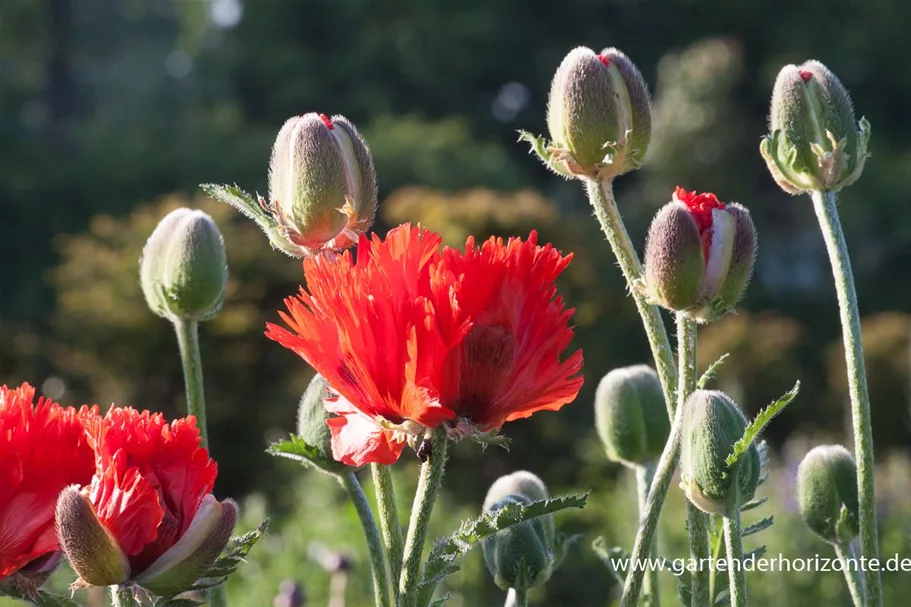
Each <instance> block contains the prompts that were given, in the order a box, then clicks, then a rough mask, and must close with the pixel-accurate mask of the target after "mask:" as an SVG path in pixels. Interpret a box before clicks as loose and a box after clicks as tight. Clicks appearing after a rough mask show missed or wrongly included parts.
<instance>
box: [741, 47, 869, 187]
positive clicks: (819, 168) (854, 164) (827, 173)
mask: <svg viewBox="0 0 911 607" xmlns="http://www.w3.org/2000/svg"><path fill="white" fill-rule="evenodd" d="M769 131H770V134H769V135H768V136H767V137H765V138H764V139H763V140H762V144H761V145H760V148H759V150H760V152H761V153H762V156H763V158H764V159H765V161H766V164H767V165H768V168H769V172H770V173H771V174H772V177H773V178H774V179H775V181H776V183H778V185H779V186H781V188H782V189H783V190H784V191H786V192H788V193H789V194H801V193H804V192H809V191H813V190H816V191H822V190H830V191H837V190H840V189H841V188H843V187H845V186H848V185H851V184H852V183H854V182H855V181H857V179H858V178H859V177H860V175H861V173H862V172H863V168H864V162H865V160H866V159H867V156H868V155H869V154H868V152H867V149H868V144H869V139H870V124H869V123H868V122H867V121H866V119H863V118H861V120H860V122H859V123H857V122H856V121H855V118H854V106H853V105H852V103H851V98H850V96H849V95H848V91H847V89H846V88H845V87H844V85H843V84H842V83H841V81H840V80H839V79H838V77H837V76H836V75H835V74H834V73H832V71H831V70H829V68H827V67H826V66H825V65H823V64H822V63H820V62H818V61H807V62H806V63H802V64H801V65H786V66H784V67H783V68H782V69H781V71H780V72H779V74H778V78H777V79H776V80H775V88H774V90H773V92H772V109H771V112H770V116H769Z"/></svg>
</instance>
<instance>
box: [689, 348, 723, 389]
mask: <svg viewBox="0 0 911 607" xmlns="http://www.w3.org/2000/svg"><path fill="white" fill-rule="evenodd" d="M728 356H730V353H728V352H726V353H724V354H722V355H721V356H720V357H719V358H718V360H716V361H715V362H713V363H712V364H711V365H709V368H708V369H706V370H705V373H703V374H702V377H700V378H699V381H698V382H696V389H697V390H704V389H705V386H706V384H708V383H709V382H710V381H712V379H714V378H715V374H716V373H718V369H719V368H720V367H721V365H722V364H724V361H726V360H727V358H728Z"/></svg>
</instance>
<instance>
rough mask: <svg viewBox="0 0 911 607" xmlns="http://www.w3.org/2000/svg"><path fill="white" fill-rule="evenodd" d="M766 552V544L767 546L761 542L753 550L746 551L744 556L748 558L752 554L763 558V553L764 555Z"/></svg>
mask: <svg viewBox="0 0 911 607" xmlns="http://www.w3.org/2000/svg"><path fill="white" fill-rule="evenodd" d="M765 553H766V546H765V544H761V545H759V546H756V547H755V548H753V549H752V550H747V551H746V552H744V553H743V558H745V559H746V558H750V557H751V556H755V558H757V559H758V558H762V555H764V554H765Z"/></svg>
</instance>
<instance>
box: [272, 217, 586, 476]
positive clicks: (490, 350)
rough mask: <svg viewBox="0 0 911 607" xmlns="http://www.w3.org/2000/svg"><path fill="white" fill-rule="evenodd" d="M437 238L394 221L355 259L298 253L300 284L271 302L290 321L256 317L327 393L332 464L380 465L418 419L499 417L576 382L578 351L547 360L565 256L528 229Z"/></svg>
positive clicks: (365, 242) (464, 421) (556, 401)
mask: <svg viewBox="0 0 911 607" xmlns="http://www.w3.org/2000/svg"><path fill="white" fill-rule="evenodd" d="M440 242H441V239H440V237H439V236H438V235H437V234H435V233H433V232H430V231H428V230H424V229H421V228H419V227H413V226H410V225H403V226H400V227H398V228H395V229H393V230H391V231H390V232H389V234H388V236H387V238H386V240H385V241H383V240H381V239H379V238H378V237H377V236H375V235H374V236H373V238H372V239H367V238H366V237H362V238H361V240H360V243H359V245H358V259H357V262H354V261H353V259H352V256H351V254H350V253H348V252H346V253H343V254H342V255H341V256H339V257H338V258H336V259H335V260H329V259H326V258H320V257H317V258H311V259H308V260H306V261H305V262H304V272H305V274H306V277H307V287H308V289H309V291H308V290H304V289H301V292H300V294H299V295H298V296H297V297H291V298H288V299H287V300H286V301H285V303H286V305H287V308H288V313H287V314H285V313H281V316H282V318H283V319H284V320H285V322H286V323H287V324H288V326H289V327H290V328H291V329H292V331H288V330H286V329H283V328H281V327H279V326H276V325H273V324H269V325H268V330H267V332H266V334H267V336H269V337H270V338H271V339H274V340H275V341H278V342H279V343H281V344H282V345H284V346H285V347H287V348H290V349H291V350H294V351H295V352H297V353H298V354H299V355H300V356H302V357H303V358H304V359H305V360H307V361H308V362H309V363H310V364H311V366H313V367H314V368H315V369H316V370H317V371H318V372H319V373H320V374H322V375H323V376H324V377H325V378H326V380H327V381H328V382H329V384H330V385H331V386H332V387H333V389H334V390H335V391H337V392H338V394H339V397H338V398H337V399H334V400H330V401H327V403H326V405H327V408H328V409H329V410H330V411H331V412H333V413H337V414H338V415H339V417H336V418H331V419H330V420H329V422H328V423H329V426H330V429H331V431H332V450H333V455H334V456H335V458H336V459H338V460H339V461H342V462H345V463H347V464H351V465H363V464H365V463H369V462H378V463H385V464H389V463H393V462H395V461H396V460H397V459H398V457H399V455H400V454H401V452H402V449H403V448H404V445H405V443H406V442H412V443H413V442H414V441H416V440H417V438H419V437H420V436H422V435H423V433H424V432H425V430H426V429H427V428H435V427H436V426H438V425H440V424H441V423H443V422H447V423H448V424H449V425H450V426H451V427H453V428H455V427H458V428H465V427H468V428H471V429H479V430H490V429H493V428H499V427H500V426H501V425H502V424H503V423H504V422H506V421H511V420H514V419H518V418H521V417H528V416H529V415H531V414H532V413H534V412H535V411H539V410H542V409H550V410H556V409H559V408H560V407H561V406H563V405H564V404H566V403H568V402H570V401H572V400H573V398H575V396H576V394H577V393H578V391H579V388H580V387H581V385H582V378H581V377H578V376H577V374H578V372H579V370H580V369H581V365H582V355H581V352H576V353H575V354H573V355H572V356H571V357H569V359H567V360H566V361H563V362H561V361H560V356H561V355H562V353H563V351H564V350H565V348H566V347H567V346H568V345H569V341H570V340H571V339H572V330H571V329H570V328H569V327H568V324H567V323H568V321H569V317H570V315H571V314H572V310H567V309H565V307H564V305H563V302H562V300H561V299H559V298H556V299H554V296H555V291H556V289H555V286H554V280H555V279H556V277H557V276H558V275H559V274H560V273H561V272H562V271H563V269H565V267H566V265H567V264H568V263H569V260H570V257H563V256H562V255H561V254H560V253H559V252H558V251H556V250H554V249H553V248H552V247H550V246H549V245H548V246H546V247H539V246H538V245H537V237H536V235H535V234H534V233H532V235H531V237H530V238H529V239H528V241H525V242H523V241H522V240H520V239H511V240H509V242H508V243H504V242H503V241H502V240H495V239H491V240H489V241H487V242H486V243H484V245H483V246H481V247H476V246H475V244H474V241H473V239H469V240H468V243H467V246H466V252H465V253H462V252H459V251H455V250H452V249H449V248H447V249H445V250H444V251H443V252H442V253H440V252H439V246H440Z"/></svg>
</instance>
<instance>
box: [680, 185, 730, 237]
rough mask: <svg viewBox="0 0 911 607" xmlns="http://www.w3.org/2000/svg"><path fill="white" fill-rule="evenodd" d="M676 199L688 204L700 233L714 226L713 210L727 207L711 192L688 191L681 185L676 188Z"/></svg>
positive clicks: (687, 206)
mask: <svg viewBox="0 0 911 607" xmlns="http://www.w3.org/2000/svg"><path fill="white" fill-rule="evenodd" d="M674 200H676V201H677V202H682V203H683V204H685V205H686V208H687V210H688V211H689V212H690V215H692V216H693V219H695V220H696V225H698V226H699V233H700V234H702V233H703V232H704V231H705V230H707V229H708V228H710V227H711V226H712V210H713V209H723V208H724V207H725V205H724V203H723V202H721V201H720V200H718V197H717V196H715V195H714V194H712V193H711V192H704V193H702V194H698V193H696V190H693V191H692V192H687V191H686V190H685V189H683V188H681V187H680V186H677V189H675V190H674Z"/></svg>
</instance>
